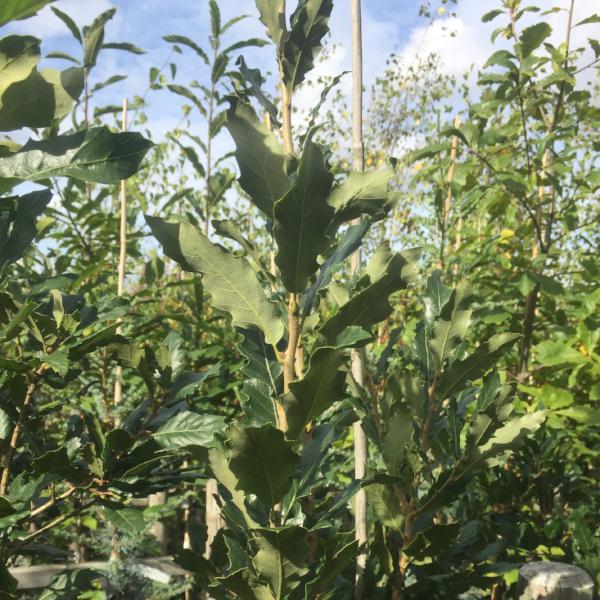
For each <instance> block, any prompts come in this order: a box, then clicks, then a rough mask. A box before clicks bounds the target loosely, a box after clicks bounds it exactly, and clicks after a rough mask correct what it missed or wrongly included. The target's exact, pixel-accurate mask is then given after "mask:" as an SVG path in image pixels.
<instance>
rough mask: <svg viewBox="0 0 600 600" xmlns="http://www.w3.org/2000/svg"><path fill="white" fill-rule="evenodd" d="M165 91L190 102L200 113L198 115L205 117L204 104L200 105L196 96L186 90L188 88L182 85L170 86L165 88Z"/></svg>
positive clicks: (200, 102)
mask: <svg viewBox="0 0 600 600" xmlns="http://www.w3.org/2000/svg"><path fill="white" fill-rule="evenodd" d="M167 89H168V90H169V91H170V92H173V93H174V94H177V95H178V96H183V97H184V98H187V99H188V100H190V102H193V103H194V105H195V106H196V108H197V109H198V110H199V111H200V114H202V115H204V116H206V115H207V112H206V108H204V104H202V101H201V100H200V98H198V96H196V94H194V93H193V92H192V91H190V90H188V88H186V87H184V86H183V85H174V84H170V85H168V86H167Z"/></svg>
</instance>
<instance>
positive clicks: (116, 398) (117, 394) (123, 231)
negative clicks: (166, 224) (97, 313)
mask: <svg viewBox="0 0 600 600" xmlns="http://www.w3.org/2000/svg"><path fill="white" fill-rule="evenodd" d="M127 109H128V105H127V98H123V114H122V117H121V131H122V132H125V131H127ZM119 201H120V208H119V210H120V212H119V266H118V271H117V296H122V295H123V291H124V289H125V265H126V262H127V182H126V181H125V180H124V179H122V180H121V184H120V187H119ZM118 323H119V325H118V326H117V333H118V334H120V333H122V329H121V324H120V323H121V320H120V319H119V320H118ZM122 380H123V369H122V367H121V366H120V365H117V368H116V369H115V385H114V388H113V407H114V408H116V407H118V406H119V404H121V400H122V398H123V383H122ZM119 424H120V418H119V417H118V416H117V415H115V416H114V418H113V426H114V427H118V426H119ZM120 555H121V553H120V551H119V544H118V540H117V536H116V531H115V530H114V528H113V536H112V540H111V544H110V560H119V558H120Z"/></svg>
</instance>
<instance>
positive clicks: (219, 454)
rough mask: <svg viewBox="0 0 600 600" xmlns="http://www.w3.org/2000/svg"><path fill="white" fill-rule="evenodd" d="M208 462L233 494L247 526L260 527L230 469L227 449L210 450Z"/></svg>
mask: <svg viewBox="0 0 600 600" xmlns="http://www.w3.org/2000/svg"><path fill="white" fill-rule="evenodd" d="M208 461H209V464H210V468H211V471H212V473H213V475H214V476H215V477H216V478H217V480H218V481H219V483H220V484H221V485H222V486H224V487H225V488H226V489H227V490H228V491H229V493H230V494H231V501H232V503H233V505H234V506H235V507H236V508H237V509H238V510H239V511H240V512H241V514H242V517H243V519H244V521H245V523H246V525H247V526H248V527H249V528H252V529H253V528H255V527H258V523H256V521H254V519H252V517H251V516H250V514H249V512H248V509H247V508H246V503H245V502H244V499H245V495H244V492H243V491H241V489H238V479H237V477H236V475H235V474H234V472H233V471H232V470H231V469H230V468H229V464H228V458H227V449H226V448H225V447H223V446H222V445H221V446H218V447H215V448H209V449H208Z"/></svg>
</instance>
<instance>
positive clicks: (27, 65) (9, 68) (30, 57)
mask: <svg viewBox="0 0 600 600" xmlns="http://www.w3.org/2000/svg"><path fill="white" fill-rule="evenodd" d="M3 6H4V5H3ZM1 10H2V9H0V11H1ZM39 61H40V40H38V39H37V38H34V37H31V36H25V35H8V36H6V37H3V38H2V39H0V97H1V96H3V95H4V93H5V92H6V90H7V89H8V88H9V87H10V86H11V85H12V84H13V83H16V82H18V81H24V80H25V79H27V78H28V77H29V75H31V72H32V71H33V70H34V68H35V66H36V65H37V64H38V63H39Z"/></svg>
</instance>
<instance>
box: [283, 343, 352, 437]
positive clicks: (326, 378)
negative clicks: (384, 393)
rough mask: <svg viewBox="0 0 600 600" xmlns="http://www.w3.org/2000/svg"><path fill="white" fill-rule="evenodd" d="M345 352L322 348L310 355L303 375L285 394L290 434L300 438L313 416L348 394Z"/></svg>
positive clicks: (287, 433) (285, 407) (284, 399)
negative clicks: (346, 392) (346, 388)
mask: <svg viewBox="0 0 600 600" xmlns="http://www.w3.org/2000/svg"><path fill="white" fill-rule="evenodd" d="M343 363H344V356H343V354H342V353H341V352H340V351H338V350H336V349H335V348H327V347H325V348H319V349H318V350H316V351H315V353H314V354H313V355H312V357H311V359H310V366H309V368H308V371H307V373H306V375H305V376H304V378H303V379H301V380H300V381H294V382H292V383H290V391H289V393H287V394H286V395H285V396H283V397H282V404H283V406H284V409H285V413H286V416H287V422H288V430H287V432H286V435H287V436H288V437H289V438H290V439H296V438H297V437H298V436H299V435H300V434H301V433H302V432H303V431H304V427H305V426H306V425H308V423H310V422H311V421H312V420H313V419H315V418H316V417H318V416H319V415H320V414H321V413H323V411H325V410H326V409H327V408H329V407H330V406H331V405H332V404H333V403H334V402H336V401H338V400H341V399H342V397H343V395H344V389H345V380H346V374H345V373H344V372H343V371H341V370H340V367H341V366H342V365H343Z"/></svg>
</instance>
